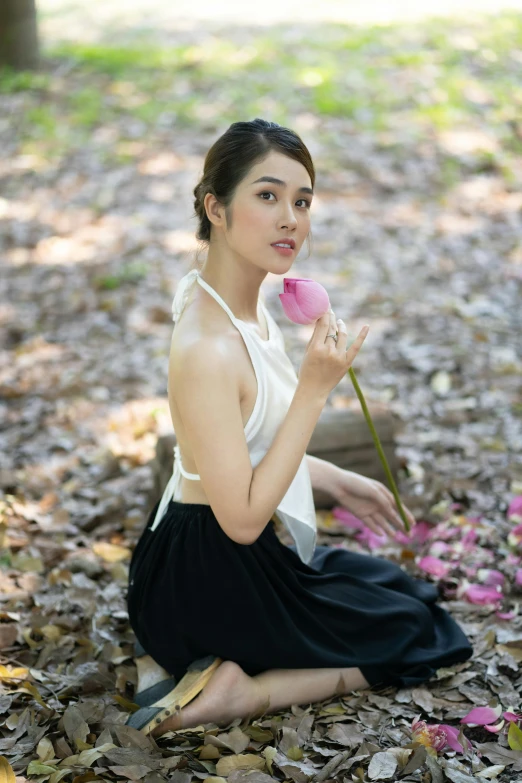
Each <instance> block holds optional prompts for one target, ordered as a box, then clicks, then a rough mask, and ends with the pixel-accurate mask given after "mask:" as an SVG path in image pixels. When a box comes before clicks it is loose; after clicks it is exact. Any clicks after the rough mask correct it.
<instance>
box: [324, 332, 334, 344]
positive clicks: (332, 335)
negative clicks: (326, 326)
mask: <svg viewBox="0 0 522 783" xmlns="http://www.w3.org/2000/svg"><path fill="white" fill-rule="evenodd" d="M326 336H327V337H333V338H334V340H335V342H337V335H336V334H335V332H334V334H327V335H326Z"/></svg>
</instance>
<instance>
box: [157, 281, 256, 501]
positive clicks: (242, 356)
mask: <svg viewBox="0 0 522 783" xmlns="http://www.w3.org/2000/svg"><path fill="white" fill-rule="evenodd" d="M258 319H259V321H260V323H262V324H264V325H263V329H262V331H263V334H261V333H260V336H261V337H262V339H263V340H266V339H268V324H267V323H266V319H265V317H264V313H263V312H262V308H261V306H259V305H258ZM216 335H220V336H221V337H222V338H223V339H224V340H226V343H227V351H229V352H230V372H231V373H234V375H235V376H236V381H237V391H238V404H239V406H240V410H241V417H242V420H243V426H245V425H246V424H247V422H248V420H249V418H250V416H251V414H252V411H253V410H254V405H255V402H256V398H257V380H256V376H255V372H254V368H253V366H252V362H251V359H250V355H249V353H248V350H247V347H246V345H245V342H244V340H243V337H242V335H241V334H240V332H239V331H238V329H236V327H235V326H234V325H233V323H232V322H231V320H230V318H229V316H228V315H227V313H226V312H225V311H224V310H223V308H222V307H221V306H220V305H219V304H218V303H217V302H216V301H215V300H214V299H213V298H212V297H211V296H210V295H209V294H208V293H207V292H206V291H205V290H204V289H203V288H202V287H201V286H199V285H198V284H197V283H196V284H195V286H194V290H193V291H192V292H191V295H190V298H189V300H188V301H187V304H186V305H185V308H184V310H183V314H182V316H181V318H180V319H179V321H178V322H177V324H176V325H175V328H174V331H173V334H172V341H171V346H170V358H169V384H168V395H169V408H170V415H171V417H172V425H173V427H174V432H175V433H176V439H177V442H178V444H179V448H180V452H181V461H182V463H183V467H184V469H185V470H186V471H188V472H189V473H198V469H197V466H196V464H195V462H194V459H193V456H192V451H191V448H190V443H189V441H188V439H187V436H186V433H185V428H184V426H183V421H182V419H181V416H180V413H179V410H178V406H177V404H176V388H175V385H174V383H173V380H172V376H173V374H174V373H173V372H172V368H173V366H174V364H175V362H176V361H177V357H178V355H179V352H180V349H182V348H185V347H186V346H187V345H188V344H189V343H193V342H195V341H196V342H197V343H198V344H199V345H200V346H201V344H202V343H201V339H200V338H203V344H204V342H205V338H210V337H213V338H215V337H216ZM177 377H178V384H179V382H180V381H179V378H180V374H179V373H178V376H177ZM181 382H182V383H187V384H189V385H190V384H195V383H198V379H197V378H190V377H187V376H185V375H183V374H181ZM181 502H183V503H204V504H207V505H209V501H208V499H207V497H206V494H205V492H204V490H203V486H202V484H201V481H194V480H191V479H186V478H184V477H182V479H181Z"/></svg>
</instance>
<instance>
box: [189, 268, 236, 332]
mask: <svg viewBox="0 0 522 783" xmlns="http://www.w3.org/2000/svg"><path fill="white" fill-rule="evenodd" d="M198 283H199V284H200V285H201V286H203V288H204V289H205V291H208V292H209V294H210V296H212V297H213V298H214V299H215V300H216V302H218V304H220V305H221V307H222V308H223V310H224V311H225V312H226V313H227V314H228V315H229V316H230V318H231V319H232V321H233V322H234V323H235V322H236V321H237V318H236V316H235V315H234V313H233V312H232V310H231V309H230V307H229V306H228V305H227V303H226V302H225V300H224V299H222V298H221V297H220V295H219V294H218V292H217V291H214V289H213V288H212V287H211V286H209V284H208V283H206V282H205V281H204V280H203V278H202V277H201V276H200V275H198Z"/></svg>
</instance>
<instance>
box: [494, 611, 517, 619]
mask: <svg viewBox="0 0 522 783" xmlns="http://www.w3.org/2000/svg"><path fill="white" fill-rule="evenodd" d="M517 616H518V612H515V610H514V609H512V610H511V611H509V612H495V617H498V619H499V620H514V619H515V617H517Z"/></svg>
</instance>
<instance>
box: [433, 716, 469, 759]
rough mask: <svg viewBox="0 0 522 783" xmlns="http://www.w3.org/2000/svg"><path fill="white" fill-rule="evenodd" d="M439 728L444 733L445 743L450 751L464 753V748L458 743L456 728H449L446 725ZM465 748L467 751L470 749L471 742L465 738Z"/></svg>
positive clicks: (442, 724) (443, 724) (457, 730)
mask: <svg viewBox="0 0 522 783" xmlns="http://www.w3.org/2000/svg"><path fill="white" fill-rule="evenodd" d="M440 728H441V729H443V731H444V733H445V734H446V741H447V744H448V745H449V747H450V748H451V749H452V750H456V751H457V753H464V748H463V747H462V745H461V744H460V742H459V741H458V739H457V738H458V736H459V729H458V728H457V727H456V726H449V725H448V724H446V723H441V724H440ZM466 742H467V747H468V750H469V749H470V748H471V747H472V745H471V742H470V741H469V739H468V738H467V737H466Z"/></svg>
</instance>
